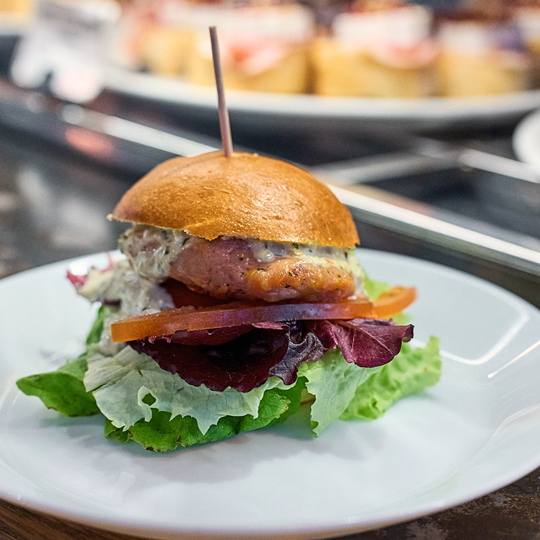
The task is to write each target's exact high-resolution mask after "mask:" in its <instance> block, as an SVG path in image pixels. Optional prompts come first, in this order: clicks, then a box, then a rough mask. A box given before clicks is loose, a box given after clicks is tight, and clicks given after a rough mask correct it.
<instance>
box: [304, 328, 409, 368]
mask: <svg viewBox="0 0 540 540" xmlns="http://www.w3.org/2000/svg"><path fill="white" fill-rule="evenodd" d="M308 330H309V331H310V332H313V333H314V334H315V335H316V336H317V337H318V338H319V340H320V341H321V343H322V344H323V346H324V347H326V348H327V349H335V348H336V347H339V348H340V349H341V352H342V354H343V356H344V358H345V360H347V362H349V363H350V364H353V363H354V364H356V365H358V366H360V367H368V368H369V367H377V366H382V365H384V364H387V363H388V362H390V361H391V360H392V359H393V358H394V356H396V354H397V353H398V352H399V351H400V349H401V344H402V342H403V341H409V340H410V339H412V337H413V326H412V325H411V324H408V325H405V326H397V325H396V324H395V323H393V322H392V321H387V320H382V319H352V320H349V321H328V320H324V321H310V322H309V323H308Z"/></svg>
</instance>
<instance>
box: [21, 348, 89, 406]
mask: <svg viewBox="0 0 540 540" xmlns="http://www.w3.org/2000/svg"><path fill="white" fill-rule="evenodd" d="M86 365H87V364H86V353H83V354H81V356H79V357H78V358H77V359H75V360H68V361H67V362H66V364H65V365H63V366H62V367H61V368H59V369H58V370H57V371H53V372H50V373H41V374H38V375H30V376H29V377H24V378H22V379H19V380H18V381H17V386H18V388H19V390H21V392H24V393H25V394H26V395H27V396H37V397H38V398H40V399H41V401H43V403H44V404H45V406H46V407H47V408H49V409H54V410H56V411H58V412H61V413H62V414H65V415H66V416H90V415H93V414H97V413H99V408H98V406H97V404H96V400H95V399H94V396H93V395H92V393H91V392H87V391H86V388H85V387H84V383H83V377H84V373H85V371H86Z"/></svg>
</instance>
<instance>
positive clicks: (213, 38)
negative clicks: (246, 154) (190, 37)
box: [210, 26, 233, 157]
mask: <svg viewBox="0 0 540 540" xmlns="http://www.w3.org/2000/svg"><path fill="white" fill-rule="evenodd" d="M210 42H211V44H212V59H213V61H214V73H215V75H216V87H217V94H218V113H219V129H220V131H221V143H222V144H223V152H224V153H225V156H227V157H230V156H231V155H232V153H233V144H232V135H231V125H230V123H229V111H228V110H227V104H226V103H225V91H224V89H223V73H222V71H221V60H220V56H219V43H218V37H217V31H216V27H215V26H211V27H210Z"/></svg>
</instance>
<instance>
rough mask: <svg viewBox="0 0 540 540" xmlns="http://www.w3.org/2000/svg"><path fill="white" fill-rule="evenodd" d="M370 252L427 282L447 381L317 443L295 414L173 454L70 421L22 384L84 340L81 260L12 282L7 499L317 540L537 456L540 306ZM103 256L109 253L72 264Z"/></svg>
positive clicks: (125, 522) (396, 274) (129, 523)
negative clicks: (78, 278)
mask: <svg viewBox="0 0 540 540" xmlns="http://www.w3.org/2000/svg"><path fill="white" fill-rule="evenodd" d="M361 260H362V262H363V264H364V266H365V267H366V269H367V270H368V272H369V273H370V274H371V275H372V276H373V277H376V278H378V279H384V280H389V281H390V282H393V283H401V284H404V285H409V284H417V285H418V288H419V299H418V301H417V303H416V304H415V305H414V306H413V307H412V309H411V310H410V312H411V313H412V314H413V315H414V322H415V325H416V337H417V339H418V341H420V342H422V341H425V340H427V338H428V336H429V334H435V335H438V336H439V337H440V340H441V345H442V351H443V355H444V365H443V369H444V373H443V377H442V380H441V382H440V383H439V384H438V385H437V386H435V387H433V388H431V389H429V390H428V391H427V392H425V393H424V394H422V395H418V396H414V397H409V398H406V399H404V400H402V401H400V402H398V403H397V404H396V405H395V406H393V407H392V408H391V409H390V410H389V411H388V413H387V414H386V416H385V417H383V418H381V419H379V420H377V421H375V422H371V423H363V422H336V423H335V424H334V425H332V426H331V427H330V428H329V429H328V431H327V432H325V433H324V434H323V435H322V436H321V437H320V438H318V439H312V438H309V437H307V436H306V432H305V431H302V429H299V428H298V426H296V425H295V424H294V422H293V423H289V424H288V425H284V426H282V427H281V428H274V429H268V430H262V431H259V432H254V433H247V434H243V435H241V436H238V437H235V438H233V439H230V440H227V441H223V442H219V443H216V444H211V445H207V446H203V447H199V448H191V449H188V450H180V451H177V452H174V453H171V454H167V455H156V454H151V453H149V452H146V451H144V450H143V449H141V448H140V447H139V446H138V445H136V444H135V443H133V444H131V445H120V444H118V443H115V442H113V441H107V440H105V439H104V438H103V436H102V431H103V426H102V421H101V419H100V418H98V417H95V418H89V419H69V418H63V417H60V416H59V415H58V414H57V413H55V412H54V411H48V410H46V409H45V408H44V407H43V406H42V405H41V402H39V401H38V399H37V398H31V397H27V396H24V395H22V394H20V393H19V392H18V390H17V389H16V387H15V381H16V379H17V378H18V377H21V376H24V375H28V374H31V373H35V372H40V371H44V370H52V369H54V368H55V367H56V366H57V365H58V364H59V363H60V362H61V359H60V358H61V357H62V355H63V353H68V349H71V350H69V353H73V352H74V351H73V350H72V349H73V348H77V346H78V347H80V344H81V342H82V340H83V338H84V335H85V333H86V331H87V329H88V326H89V324H90V321H91V319H92V316H93V310H92V308H90V307H89V306H88V305H87V304H86V302H85V301H84V300H83V299H81V298H78V297H76V295H75V294H74V293H73V291H72V290H71V286H70V285H69V283H68V282H67V280H66V279H65V278H64V275H65V271H66V267H67V266H68V263H67V262H66V263H58V264H54V265H51V266H47V267H43V268H38V269H35V270H32V271H29V272H25V273H23V274H20V275H16V276H13V277H10V278H7V279H4V280H2V281H0V306H2V309H1V311H0V496H1V497H3V498H5V499H8V500H10V501H13V502H15V503H18V504H22V505H24V506H27V507H31V508H35V509H38V510H41V511H45V512H49V513H52V514H56V515H60V516H64V517H66V518H69V519H71V520H75V521H79V522H85V523H88V524H92V525H95V526H99V527H103V528H107V529H111V530H115V531H122V532H125V533H131V534H139V535H147V536H153V537H156V538H163V539H174V538H186V537H187V536H189V535H191V534H195V533H198V534H200V535H201V536H205V537H206V536H208V537H211V536H214V535H217V536H220V537H223V536H229V537H231V538H238V537H240V536H241V535H243V534H245V535H250V536H251V537H254V536H257V537H258V536H267V537H269V538H277V537H281V536H284V537H285V536H287V537H291V538H292V537H294V538H308V537H309V538H316V537H328V536H332V535H336V536H337V535H340V534H346V533H352V532H356V531H362V530H367V529H370V528H374V527H379V526H383V525H388V524H391V523H395V522H399V521H404V520H407V519H410V518H414V517H417V516H421V515H425V514H428V513H430V512H436V511H439V510H442V509H444V508H448V507H450V506H452V505H457V504H460V503H462V502H464V501H467V500H469V499H472V498H475V497H479V496H481V495H483V494H485V493H487V492H490V491H492V490H495V489H497V488H499V487H501V486H503V485H505V484H508V483H511V482H512V481H514V480H516V479H518V478H519V477H521V476H523V475H525V474H527V473H528V472H530V471H531V470H533V469H534V468H536V467H538V466H539V465H540V397H539V395H538V381H539V380H540V348H539V343H540V342H539V341H538V340H539V338H540V312H539V311H538V310H537V309H535V308H533V307H532V306H530V305H529V304H527V303H526V302H524V301H523V300H521V299H519V298H517V297H515V296H513V295H512V294H510V293H508V292H506V291H504V290H502V289H500V288H497V287H495V286H493V285H491V284H488V283H486V282H484V281H481V280H479V279H477V278H474V277H471V276H469V275H466V274H463V273H460V272H457V271H454V270H450V269H448V268H444V267H441V266H437V265H434V264H430V263H426V262H423V261H419V260H414V259H410V258H404V257H401V256H396V255H391V254H384V253H380V252H371V251H362V252H361ZM92 263H94V264H106V261H105V257H104V256H93V257H88V258H85V259H81V260H79V261H78V262H77V263H73V262H71V263H70V264H71V265H73V264H78V265H79V266H80V265H81V264H82V265H83V266H87V265H89V264H92ZM74 345H75V347H74ZM62 350H64V351H63V353H62ZM58 351H61V353H60V354H54V353H57V352H58ZM189 537H190V538H192V536H189Z"/></svg>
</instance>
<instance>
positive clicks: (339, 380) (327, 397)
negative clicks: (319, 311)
mask: <svg viewBox="0 0 540 540" xmlns="http://www.w3.org/2000/svg"><path fill="white" fill-rule="evenodd" d="M378 369H379V368H362V367H359V366H357V365H356V364H349V362H347V361H346V360H345V358H343V355H342V354H341V351H340V350H339V349H332V350H329V351H327V352H326V353H325V354H324V356H323V357H322V358H321V359H320V360H318V361H317V362H309V363H306V364H302V365H301V366H300V368H299V370H298V375H299V376H301V377H304V378H305V379H306V390H307V391H308V392H309V393H310V394H311V395H312V396H314V397H315V401H314V402H313V403H312V404H311V429H312V431H313V433H314V434H315V435H317V436H318V435H320V434H321V433H322V432H323V431H324V430H325V429H326V428H327V427H328V426H329V425H330V424H331V423H332V422H334V421H335V420H337V419H338V418H339V417H340V415H341V414H342V413H343V412H344V411H345V409H347V406H348V405H349V403H350V402H351V400H352V399H353V397H354V395H355V392H356V389H357V387H358V386H360V385H361V384H362V383H363V382H364V381H365V380H366V379H367V378H368V377H369V376H370V375H371V374H372V373H373V372H374V371H375V370H378Z"/></svg>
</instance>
